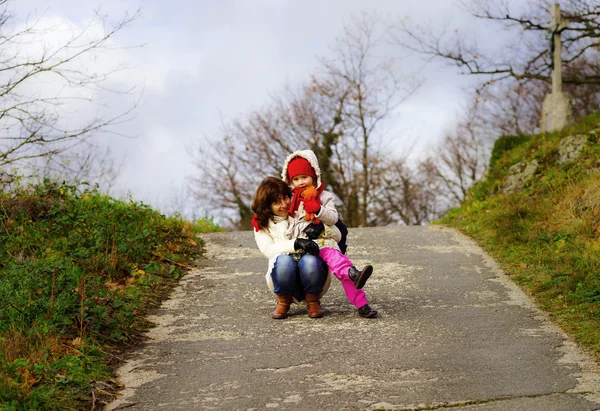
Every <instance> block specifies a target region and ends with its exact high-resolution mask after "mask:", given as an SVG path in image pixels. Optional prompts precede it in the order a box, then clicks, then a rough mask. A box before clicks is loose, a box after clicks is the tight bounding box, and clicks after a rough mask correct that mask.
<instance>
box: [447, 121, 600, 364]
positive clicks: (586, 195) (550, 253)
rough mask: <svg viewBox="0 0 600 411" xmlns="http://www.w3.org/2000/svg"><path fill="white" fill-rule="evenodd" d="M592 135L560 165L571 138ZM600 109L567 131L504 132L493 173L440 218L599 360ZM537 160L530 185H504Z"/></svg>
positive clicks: (491, 171)
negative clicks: (563, 143) (563, 142)
mask: <svg viewBox="0 0 600 411" xmlns="http://www.w3.org/2000/svg"><path fill="white" fill-rule="evenodd" d="M576 134H586V135H587V136H588V139H589V140H588V144H587V145H586V147H585V148H584V150H583V152H582V154H581V156H580V157H579V158H578V159H577V160H576V161H574V162H571V163H567V164H563V165H560V164H558V162H557V160H558V158H559V151H558V145H559V142H560V139H561V138H562V137H565V136H570V135H576ZM599 137H600V114H596V115H592V116H590V117H588V118H586V119H585V120H584V121H583V122H581V123H579V124H577V125H574V126H572V127H570V128H568V129H566V130H563V131H562V132H561V133H557V134H552V133H548V134H543V135H533V136H518V137H502V138H501V139H499V140H498V142H497V144H496V147H495V148H494V151H493V154H492V156H491V158H492V159H491V162H490V163H491V164H490V169H489V172H488V175H487V177H486V179H485V180H484V181H481V182H479V183H477V184H476V185H475V186H474V187H473V188H472V190H471V193H470V197H469V199H468V200H467V201H465V202H464V204H462V206H461V207H460V208H455V209H452V210H451V211H450V212H449V213H448V215H447V216H445V217H444V218H443V219H442V220H441V222H442V223H443V224H447V225H450V226H453V227H456V228H458V229H460V230H461V231H462V232H464V233H465V234H467V235H469V236H471V237H473V238H475V239H476V240H477V241H478V242H479V243H480V244H481V245H482V246H483V247H484V248H485V249H486V251H487V252H488V253H489V254H490V255H492V256H493V257H494V258H495V259H496V260H497V261H499V262H500V264H501V265H502V266H503V268H504V269H505V270H506V271H507V273H508V274H509V275H510V276H511V278H512V279H513V280H514V281H515V282H516V283H517V284H519V285H520V286H521V287H522V288H523V289H524V290H525V291H526V292H527V293H529V294H530V295H531V296H532V297H533V298H534V300H535V301H536V303H537V304H538V305H539V306H540V307H541V308H543V309H545V310H546V311H547V312H549V313H550V315H551V316H552V317H553V320H554V321H555V322H556V323H557V324H558V325H559V326H561V327H562V328H563V329H564V330H565V331H566V332H567V333H568V334H570V335H571V336H572V337H573V338H574V339H575V340H576V341H577V342H579V343H580V344H581V345H582V346H584V347H587V348H589V349H590V350H591V351H592V352H593V353H594V354H595V355H596V357H597V358H600V168H599V167H600V142H599ZM533 159H536V160H537V161H538V162H539V169H538V171H537V174H536V175H535V176H534V178H533V180H532V181H531V182H530V183H529V184H528V185H527V187H526V188H525V190H523V191H521V192H519V193H516V194H513V195H507V194H504V193H503V192H502V190H500V186H501V183H502V180H503V179H504V177H505V176H506V174H507V171H508V169H509V168H510V166H512V165H513V164H516V163H518V162H521V161H531V160H533Z"/></svg>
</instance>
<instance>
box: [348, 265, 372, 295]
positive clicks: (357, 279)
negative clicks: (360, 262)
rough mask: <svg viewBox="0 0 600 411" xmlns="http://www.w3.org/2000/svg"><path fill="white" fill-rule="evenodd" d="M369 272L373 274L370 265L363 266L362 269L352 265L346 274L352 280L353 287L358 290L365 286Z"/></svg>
mask: <svg viewBox="0 0 600 411" xmlns="http://www.w3.org/2000/svg"><path fill="white" fill-rule="evenodd" d="M371 274H373V266H372V265H367V266H365V268H363V269H362V271H358V269H357V268H356V267H354V266H352V267H350V269H349V270H348V276H349V277H350V279H351V280H352V281H353V282H354V287H356V289H357V290H360V289H361V288H363V287H364V286H365V284H366V282H367V280H368V279H369V277H370V276H371Z"/></svg>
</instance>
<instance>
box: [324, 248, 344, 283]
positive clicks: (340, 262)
mask: <svg viewBox="0 0 600 411" xmlns="http://www.w3.org/2000/svg"><path fill="white" fill-rule="evenodd" d="M319 257H321V258H322V259H323V261H325V264H327V266H328V267H329V269H330V270H331V272H332V273H333V274H335V276H336V277H337V278H339V279H340V280H341V279H342V277H346V278H348V270H350V267H352V261H350V259H349V258H348V257H346V256H345V255H344V254H342V253H341V252H339V251H338V250H336V249H335V248H331V247H324V248H321V250H319Z"/></svg>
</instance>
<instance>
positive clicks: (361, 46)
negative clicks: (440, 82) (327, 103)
mask: <svg viewBox="0 0 600 411" xmlns="http://www.w3.org/2000/svg"><path fill="white" fill-rule="evenodd" d="M385 34H386V31H385V30H382V29H381V21H380V19H379V17H378V16H372V15H371V16H370V15H363V16H361V17H355V18H354V19H353V21H352V24H351V25H350V26H347V27H346V28H345V30H344V36H343V37H342V38H340V39H339V40H338V41H337V43H336V45H335V47H334V54H333V57H331V58H330V59H323V60H322V64H323V66H324V67H325V69H326V72H327V76H328V78H330V80H329V81H330V83H331V84H336V85H338V87H337V88H338V90H342V91H343V95H344V96H346V98H345V101H344V103H345V104H344V105H343V106H340V108H341V111H340V123H342V127H341V129H342V130H343V138H341V139H337V141H338V144H337V145H336V157H337V164H338V166H339V169H338V170H337V171H338V172H337V173H336V174H337V175H338V176H339V177H338V178H337V179H336V182H338V186H337V187H336V186H335V185H334V186H333V191H334V193H335V194H337V195H338V196H339V197H340V198H341V199H342V203H343V204H344V207H343V208H344V210H345V216H344V217H345V218H346V222H347V224H348V225H350V226H367V225H375V224H377V223H378V219H377V218H374V215H373V214H372V212H371V208H372V207H370V205H372V204H373V201H372V200H374V196H373V187H374V185H375V184H376V179H375V178H373V175H374V174H376V172H377V171H376V169H377V167H379V164H381V163H382V161H381V160H383V159H384V158H387V155H386V154H385V153H384V152H382V151H381V150H380V148H381V146H382V143H383V141H382V140H383V137H382V136H383V135H384V128H383V127H384V124H385V121H386V120H388V119H389V118H390V116H391V115H392V114H393V113H394V111H395V110H396V109H397V108H398V107H399V106H400V104H401V103H403V102H404V101H405V100H406V99H408V98H409V97H410V96H411V95H412V94H413V93H414V92H415V91H416V89H417V88H418V86H419V83H418V82H416V81H415V80H414V79H413V78H411V77H410V76H408V75H404V76H403V77H402V78H400V75H399V72H398V68H397V67H396V66H395V63H394V61H393V60H390V59H384V60H376V59H375V55H376V52H377V48H378V47H379V46H380V45H381V44H382V42H383V40H384V35H385ZM336 135H339V133H336Z"/></svg>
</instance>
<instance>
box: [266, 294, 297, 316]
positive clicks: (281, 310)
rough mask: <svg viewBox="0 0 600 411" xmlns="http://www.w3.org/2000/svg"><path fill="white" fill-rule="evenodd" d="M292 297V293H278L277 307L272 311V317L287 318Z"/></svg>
mask: <svg viewBox="0 0 600 411" xmlns="http://www.w3.org/2000/svg"><path fill="white" fill-rule="evenodd" d="M292 299H293V298H292V295H291V294H285V295H278V296H277V307H275V311H273V312H272V313H271V317H273V318H275V319H276V320H282V319H284V318H287V316H288V311H289V310H290V304H291V303H292Z"/></svg>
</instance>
